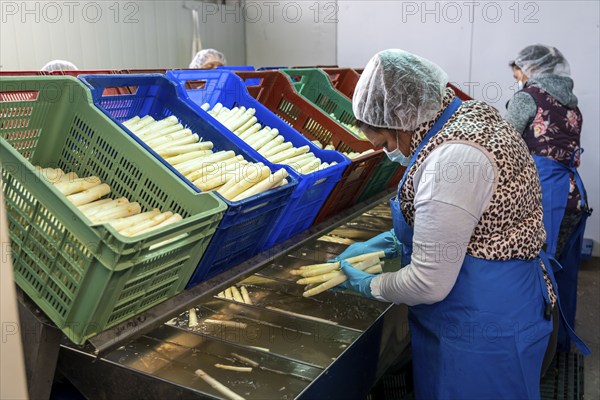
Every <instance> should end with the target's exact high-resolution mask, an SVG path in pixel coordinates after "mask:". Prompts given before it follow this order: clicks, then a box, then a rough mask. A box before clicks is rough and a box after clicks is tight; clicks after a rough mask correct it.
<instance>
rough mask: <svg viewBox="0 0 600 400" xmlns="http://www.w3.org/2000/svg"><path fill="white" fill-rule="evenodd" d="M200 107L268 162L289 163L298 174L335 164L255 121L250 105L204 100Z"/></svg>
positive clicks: (308, 172) (253, 111) (307, 147)
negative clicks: (295, 144)
mask: <svg viewBox="0 0 600 400" xmlns="http://www.w3.org/2000/svg"><path fill="white" fill-rule="evenodd" d="M202 108H203V109H204V110H205V111H207V112H208V113H209V114H211V115H212V116H213V117H215V118H216V119H217V120H218V121H219V122H221V123H222V124H223V125H224V126H225V127H226V128H228V129H229V130H231V131H232V132H233V133H234V134H236V135H237V136H238V137H239V138H240V139H242V140H244V141H245V142H246V143H247V144H248V145H249V146H251V147H252V148H253V149H254V150H256V151H258V153H259V154H261V155H262V156H264V157H265V158H266V159H267V160H269V161H270V162H272V163H275V164H285V165H289V166H291V167H292V168H294V169H295V170H296V171H298V172H299V173H301V174H310V173H312V172H316V171H319V170H322V169H324V168H327V167H329V166H330V165H335V164H337V163H336V162H335V161H334V162H332V163H331V164H328V163H326V162H322V161H321V159H319V158H317V156H315V155H314V153H312V152H311V151H310V147H309V146H301V147H294V145H293V144H292V143H291V142H287V141H286V140H285V138H284V137H283V136H282V135H280V134H279V131H278V130H277V129H276V128H275V129H272V128H271V127H268V126H262V125H261V124H260V123H259V122H257V119H256V117H255V116H254V113H255V111H256V110H254V109H253V108H250V109H246V108H245V107H243V106H242V107H234V108H232V109H231V110H230V109H228V108H227V107H223V105H222V104H221V103H217V104H216V105H215V106H214V107H213V108H212V109H210V105H209V104H208V103H206V104H204V105H202ZM321 148H322V146H321Z"/></svg>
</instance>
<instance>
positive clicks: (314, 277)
mask: <svg viewBox="0 0 600 400" xmlns="http://www.w3.org/2000/svg"><path fill="white" fill-rule="evenodd" d="M384 257H385V253H384V252H383V251H380V252H375V253H367V254H362V255H360V256H356V257H351V258H348V259H347V260H346V261H348V262H349V263H350V265H352V266H353V267H354V268H356V269H359V270H361V271H365V272H368V273H370V274H380V273H381V272H382V266H383V261H382V259H383V258H384ZM290 273H291V274H292V275H299V276H302V278H301V279H299V280H298V281H297V282H296V283H298V284H299V285H308V286H307V288H306V289H305V291H304V293H303V294H302V295H303V296H304V297H310V296H314V295H316V294H319V293H322V292H324V291H326V290H328V289H331V288H333V287H335V286H337V285H339V284H340V283H343V282H345V281H346V280H347V279H348V278H347V276H346V274H344V272H343V271H342V270H341V269H340V262H339V261H338V262H331V263H323V264H314V265H306V266H304V267H300V268H299V269H294V270H291V271H290Z"/></svg>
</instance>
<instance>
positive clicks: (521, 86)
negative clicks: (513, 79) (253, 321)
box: [517, 80, 525, 90]
mask: <svg viewBox="0 0 600 400" xmlns="http://www.w3.org/2000/svg"><path fill="white" fill-rule="evenodd" d="M524 87H525V84H524V83H523V81H521V80H520V81H518V82H517V88H518V89H519V90H523V88H524Z"/></svg>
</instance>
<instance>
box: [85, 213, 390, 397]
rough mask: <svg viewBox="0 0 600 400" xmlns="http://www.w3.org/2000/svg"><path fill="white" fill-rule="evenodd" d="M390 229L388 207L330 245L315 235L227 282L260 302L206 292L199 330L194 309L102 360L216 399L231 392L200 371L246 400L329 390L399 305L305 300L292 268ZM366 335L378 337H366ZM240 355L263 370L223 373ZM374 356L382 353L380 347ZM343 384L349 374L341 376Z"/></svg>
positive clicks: (350, 225) (347, 227)
mask: <svg viewBox="0 0 600 400" xmlns="http://www.w3.org/2000/svg"><path fill="white" fill-rule="evenodd" d="M391 226H392V223H391V217H390V210H389V206H387V204H385V203H384V204H382V205H380V206H377V207H374V208H372V209H370V210H368V211H367V212H366V213H364V214H362V215H360V216H358V217H355V218H353V219H352V220H351V221H349V222H347V221H346V222H344V223H343V224H342V225H340V226H338V227H337V228H335V229H330V231H329V232H327V233H326V234H327V237H328V238H327V240H323V239H319V238H318V237H315V238H314V239H312V240H309V241H307V242H306V243H303V244H300V245H299V246H296V248H294V249H293V250H291V251H289V252H287V253H282V254H281V255H278V256H276V257H275V258H273V259H272V260H271V261H269V262H267V263H265V264H264V266H263V267H262V268H260V269H258V270H257V271H256V272H255V273H253V274H251V275H250V276H245V275H244V276H240V277H238V279H237V280H235V279H232V278H228V280H227V281H226V282H227V284H235V285H236V286H238V287H239V286H242V285H243V286H245V287H246V288H247V290H248V292H249V296H250V298H251V300H252V304H244V303H238V302H235V301H233V300H227V299H223V298H218V297H212V296H211V297H206V296H205V297H204V298H203V300H201V301H200V302H199V303H196V304H195V305H194V310H195V313H196V316H197V321H198V324H197V325H196V326H190V324H189V311H185V312H183V313H181V314H180V315H178V316H176V317H175V318H172V319H170V320H168V321H165V322H166V324H165V325H162V326H160V327H159V328H157V329H154V330H151V331H149V332H148V333H146V334H145V335H143V336H142V337H140V338H138V339H136V340H134V341H132V342H131V343H129V344H127V345H125V346H122V347H120V348H118V349H117V350H115V351H112V352H111V353H109V354H108V355H107V356H105V357H104V359H103V360H102V361H99V363H107V362H109V363H112V364H114V367H115V368H124V369H125V371H130V372H135V373H134V374H131V376H133V377H135V376H137V375H135V374H138V375H139V376H147V377H150V378H152V377H154V378H156V379H159V380H161V382H163V383H165V384H166V385H167V386H168V384H169V383H170V384H172V385H174V386H177V389H178V390H180V391H183V392H179V391H178V392H173V393H188V394H190V393H195V394H201V395H206V396H208V397H211V398H212V397H216V398H222V397H223V395H222V394H220V393H219V392H218V391H216V390H215V389H214V388H212V387H211V386H209V385H208V384H206V382H204V381H203V380H202V379H200V378H199V377H198V376H196V374H195V373H194V371H195V370H196V369H202V370H204V371H205V372H207V373H208V374H209V375H211V376H212V377H213V378H215V379H217V380H218V381H220V382H221V383H223V384H224V385H225V386H227V387H228V388H229V389H231V390H233V391H234V392H235V393H237V394H239V395H241V396H243V397H245V398H254V399H266V398H269V399H276V398H278V399H291V398H296V397H298V396H299V395H300V394H301V393H303V392H305V391H306V390H307V388H308V387H309V386H310V388H311V389H313V392H314V389H315V388H316V387H318V386H316V385H315V384H316V383H317V382H319V381H321V380H322V381H323V382H327V384H326V385H324V386H325V387H327V388H328V387H329V386H328V385H331V384H332V383H331V382H334V381H335V380H333V381H332V380H331V376H330V375H328V374H329V371H339V370H340V369H343V368H357V366H356V365H352V366H351V365H344V366H341V365H340V364H341V363H343V362H344V360H354V359H357V358H356V357H360V354H361V353H360V352H361V351H364V350H366V347H369V346H370V345H369V341H373V340H375V342H376V343H374V344H373V345H376V346H377V345H378V341H379V340H380V336H378V335H377V334H376V333H375V334H374V332H373V329H372V327H373V326H375V325H378V326H381V325H382V323H381V322H382V320H381V318H382V316H383V315H384V314H385V313H386V311H387V310H389V308H390V305H389V304H386V303H380V302H377V301H374V300H370V299H366V298H364V297H361V296H358V295H355V294H351V293H346V292H334V291H331V290H330V291H326V292H324V293H321V294H319V295H316V296H314V297H309V298H306V297H303V296H302V293H303V291H304V290H305V288H304V286H303V285H298V284H296V283H295V282H296V280H298V278H299V277H297V276H294V275H292V274H291V273H290V272H289V271H290V270H292V269H297V268H299V267H300V266H304V265H308V264H315V263H322V262H326V261H327V260H330V259H332V258H334V257H336V256H337V255H338V254H340V253H341V252H342V251H343V250H344V249H345V248H346V247H347V245H346V244H341V243H334V242H332V241H331V238H333V240H336V238H341V239H342V240H341V241H343V240H347V239H351V240H353V241H364V240H368V239H370V238H371V237H373V236H375V235H377V234H379V233H381V232H383V231H385V230H389V229H391ZM219 288H222V285H221V286H220V287H219ZM211 293H212V294H214V291H211ZM366 332H370V333H369V334H368V335H365V333H366ZM355 343H360V346H362V347H361V349H362V350H360V351H358V350H357V351H358V353H357V352H356V351H354V349H353V347H352V346H353V344H355ZM367 351H368V350H367ZM82 354H84V353H82ZM234 354H237V355H241V356H243V357H246V358H248V359H250V360H253V362H257V363H259V365H260V366H259V367H253V369H252V371H251V372H240V371H231V370H224V369H220V368H217V367H215V364H226V365H232V366H238V367H239V366H247V365H246V364H244V362H241V361H240V359H239V358H236V357H235V356H234ZM373 354H375V357H376V354H377V351H376V350H375V349H373ZM90 357H91V354H90ZM338 359H339V361H338V362H337V363H336V360H338ZM132 379H133V378H132ZM336 379H343V378H342V377H341V375H340V377H338V378H336ZM340 383H342V382H341V381H337V384H340ZM115 384H119V383H118V382H115ZM365 384H368V383H365ZM330 389H331V390H335V388H334V387H331V388H330ZM319 390H320V389H319ZM327 390H329V389H327ZM309 392H310V391H309ZM332 393H335V392H332ZM330 394H331V393H330ZM184 397H185V396H184ZM192 397H193V396H192Z"/></svg>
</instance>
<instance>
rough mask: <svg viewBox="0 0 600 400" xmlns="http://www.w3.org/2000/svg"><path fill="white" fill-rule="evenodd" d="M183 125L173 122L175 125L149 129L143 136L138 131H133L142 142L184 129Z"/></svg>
mask: <svg viewBox="0 0 600 400" xmlns="http://www.w3.org/2000/svg"><path fill="white" fill-rule="evenodd" d="M184 129H185V127H184V126H183V125H181V124H175V125H171V126H166V127H164V128H162V129H159V130H156V131H150V132H149V133H147V134H146V135H144V136H140V135H139V133H137V132H134V133H135V134H136V135H138V137H139V138H140V139H142V140H143V141H144V142H147V141H149V140H154V139H157V138H159V137H162V136H166V135H170V134H173V133H176V132H179V131H182V130H184Z"/></svg>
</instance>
